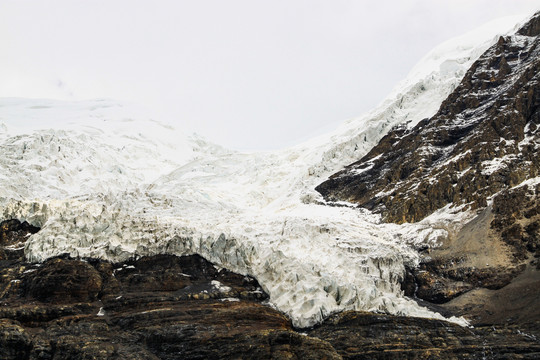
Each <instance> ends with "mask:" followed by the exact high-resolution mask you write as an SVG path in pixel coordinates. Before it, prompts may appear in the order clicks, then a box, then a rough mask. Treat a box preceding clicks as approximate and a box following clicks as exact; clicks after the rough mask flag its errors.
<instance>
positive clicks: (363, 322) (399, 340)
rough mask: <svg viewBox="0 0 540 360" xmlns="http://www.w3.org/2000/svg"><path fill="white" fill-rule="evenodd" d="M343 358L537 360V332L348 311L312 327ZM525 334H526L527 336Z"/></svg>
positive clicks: (316, 335)
mask: <svg viewBox="0 0 540 360" xmlns="http://www.w3.org/2000/svg"><path fill="white" fill-rule="evenodd" d="M309 335H310V336H315V337H318V338H321V339H324V340H326V341H328V342H329V343H331V344H332V346H333V347H334V348H335V349H336V350H337V351H338V352H339V353H340V354H341V355H342V356H343V358H344V359H534V358H536V357H538V356H540V342H539V341H538V339H537V338H536V336H535V335H531V334H526V335H529V336H531V337H530V338H527V337H526V336H524V335H523V332H521V330H519V329H517V328H513V327H507V328H499V329H497V328H495V327H491V328H487V327H484V328H476V329H469V328H464V327H460V326H458V325H455V324H449V323H445V322H438V321H434V320H430V319H420V318H410V317H400V316H389V315H382V314H380V315H377V314H372V313H364V312H353V311H350V312H344V313H341V314H337V315H334V316H332V317H330V318H329V319H328V320H327V321H326V322H325V323H324V325H323V326H320V327H318V328H316V329H314V330H312V331H310V332H309ZM524 339H527V340H525V341H524Z"/></svg>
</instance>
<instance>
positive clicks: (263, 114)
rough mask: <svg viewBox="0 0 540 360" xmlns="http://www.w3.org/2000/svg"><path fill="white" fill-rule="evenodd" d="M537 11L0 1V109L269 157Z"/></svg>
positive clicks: (307, 1)
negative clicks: (31, 107)
mask: <svg viewBox="0 0 540 360" xmlns="http://www.w3.org/2000/svg"><path fill="white" fill-rule="evenodd" d="M539 9H540V0H499V1H496V0H437V1H434V0H425V1H424V0H416V1H413V0H400V1H397V0H395V1H388V0H379V1H358V0H357V1H353V0H326V1H321V0H271V1H270V0H268V1H257V0H227V1H224V0H192V1H182V0H176V1H175V0H171V1H159V0H152V1H136V0H116V1H114V0H106V1H95V0H94V1H92V0H85V1H74V0H48V1H43V0H0V48H1V49H2V51H1V52H0V97H6V96H9V97H40V98H56V99H75V100H79V99H88V98H104V97H107V98H116V99H125V100H132V101H136V102H140V103H144V104H146V105H148V106H149V107H151V108H152V109H154V111H156V113H159V115H158V116H159V117H160V118H161V119H166V120H168V121H171V122H173V123H175V124H176V125H177V126H179V127H180V128H182V129H184V130H185V131H186V132H192V131H196V132H198V133H200V134H202V135H203V136H205V137H207V138H209V139H210V140H213V141H216V142H218V143H220V144H222V145H225V146H227V147H231V148H236V149H274V148H281V147H283V146H287V145H292V144H295V143H298V142H299V141H300V140H301V139H305V138H307V137H310V136H312V135H316V134H319V133H321V132H324V131H327V130H330V129H332V128H333V127H335V126H337V124H339V123H340V122H341V121H343V120H346V119H348V118H351V117H355V116H358V115H360V114H361V113H363V112H365V111H367V110H369V109H371V108H373V107H374V106H375V105H377V104H378V103H379V102H380V101H382V100H383V99H384V98H385V96H386V95H387V94H388V93H389V91H390V90H391V89H392V87H393V86H394V85H395V84H396V83H397V82H398V81H399V80H401V79H403V78H404V77H405V76H406V75H407V73H408V71H409V70H410V69H411V68H412V66H413V65H414V64H415V63H416V62H417V61H418V60H420V58H422V57H423V56H424V55H425V54H426V53H427V52H428V51H429V50H430V49H431V48H433V47H434V46H436V45H437V44H439V43H441V42H443V41H444V40H447V39H448V38H451V37H454V36H457V35H461V34H462V33H464V32H467V31H469V30H471V29H474V28H475V27H477V26H479V25H482V24H483V23H485V22H487V21H489V20H492V19H495V18H498V17H501V16H506V15H517V14H524V15H526V14H527V13H529V14H531V15H532V13H533V12H534V11H535V10H539Z"/></svg>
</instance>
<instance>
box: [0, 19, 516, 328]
mask: <svg viewBox="0 0 540 360" xmlns="http://www.w3.org/2000/svg"><path fill="white" fill-rule="evenodd" d="M516 23H517V19H516V18H506V19H503V20H499V21H497V22H494V23H490V24H488V25H486V26H484V27H482V28H479V29H477V30H475V31H473V32H471V33H469V34H466V35H464V36H462V37H460V38H456V39H453V40H450V41H448V42H446V43H443V44H442V45H440V46H439V47H437V48H435V49H434V50H433V51H431V52H430V53H429V54H428V55H427V56H426V57H425V58H424V59H422V60H421V61H420V63H419V64H418V65H417V66H416V67H415V68H414V69H413V70H412V71H411V73H410V74H409V76H408V77H407V78H406V79H405V80H403V81H402V82H401V83H399V84H398V85H397V87H396V88H395V89H394V90H393V91H392V93H391V94H390V95H389V96H388V98H387V99H386V100H384V101H383V102H382V103H381V104H380V105H379V106H378V107H377V108H376V109H374V110H372V111H370V112H368V113H366V114H364V115H362V116H360V117H358V118H354V119H350V120H348V121H346V122H344V123H343V124H342V125H341V126H340V127H339V128H338V129H336V130H335V131H333V132H331V133H329V134H326V135H324V136H319V137H317V138H314V139H311V140H309V141H307V142H304V143H302V144H299V145H297V146H293V147H290V148H287V149H283V150H279V151H271V152H238V151H233V150H229V149H225V148H223V147H221V146H219V145H216V144H212V143H210V142H208V141H205V140H204V139H203V138H202V137H199V136H196V135H187V134H185V133H183V132H182V130H181V129H177V128H175V127H174V126H172V125H170V124H167V123H163V122H160V121H157V120H155V119H153V117H152V114H151V113H148V112H146V111H145V110H143V109H141V108H140V107H138V106H137V105H135V104H126V103H121V102H118V101H114V100H108V99H98V100H88V101H78V102H67V101H57V100H46V99H21V98H3V99H0V148H1V151H2V154H3V156H2V157H1V158H0V167H1V169H2V171H1V172H0V211H1V213H2V215H3V218H4V219H9V218H17V219H20V220H21V221H23V220H26V221H28V222H29V223H31V224H33V225H36V226H39V227H41V228H42V229H41V231H40V232H38V233H36V234H34V235H32V236H31V237H30V238H29V240H28V241H27V243H26V246H25V255H26V257H27V259H28V260H29V261H35V262H40V261H44V260H45V259H47V258H50V257H53V256H57V255H60V254H64V253H68V254H70V255H71V256H74V257H93V258H102V259H107V260H111V261H122V260H126V259H128V258H131V257H139V256H145V255H153V254H161V253H168V254H176V255H186V254H194V253H197V254H200V255H201V256H203V257H205V258H206V259H208V260H209V261H212V262H214V263H215V264H217V265H218V266H221V267H224V268H227V269H230V270H232V271H235V272H238V273H242V274H249V275H251V276H254V277H255V278H257V279H258V281H259V283H260V284H261V286H262V287H263V289H264V290H265V291H266V292H267V293H268V294H269V295H270V300H269V302H270V304H271V305H272V306H275V307H276V308H277V309H279V310H281V311H282V312H284V313H286V314H287V315H288V316H289V317H290V318H291V319H292V321H293V324H294V325H295V326H297V327H309V326H313V325H315V324H317V323H319V322H321V321H322V320H323V319H324V318H326V317H327V316H329V315H330V314H332V313H335V312H338V311H342V310H348V309H354V310H365V311H375V312H386V313H390V314H398V315H408V316H421V317H430V318H439V319H444V317H443V316H441V315H440V314H437V313H434V312H432V311H430V310H428V309H426V308H423V307H421V306H419V305H418V304H417V303H416V302H415V301H413V300H411V299H408V298H406V297H404V296H403V293H402V291H401V289H400V280H401V279H402V277H403V276H404V266H405V265H411V266H414V265H415V264H417V263H418V261H419V255H418V253H417V251H416V249H417V248H418V247H419V246H421V245H422V244H426V243H429V244H431V245H436V244H437V243H438V241H439V240H440V238H441V237H444V236H446V235H447V233H448V232H449V231H452V226H454V225H453V223H455V222H456V221H457V220H462V219H463V217H466V216H467V214H464V213H460V212H459V209H451V208H449V207H447V208H445V209H444V210H443V211H441V212H438V213H436V214H434V215H433V216H430V217H428V218H427V219H425V220H424V221H422V222H420V223H416V224H404V225H396V224H385V223H382V222H381V219H380V217H379V216H378V215H376V214H372V213H370V212H369V211H367V210H363V209H359V208H356V207H355V206H353V205H351V204H347V203H334V204H327V203H325V202H324V200H323V199H322V197H321V196H320V195H319V194H318V193H317V192H315V190H314V188H315V186H316V185H318V184H319V183H321V182H322V181H324V180H325V179H326V178H327V177H328V176H329V175H331V174H332V173H335V172H336V171H338V170H340V169H341V168H343V167H344V166H345V165H348V164H350V163H352V162H354V161H356V160H358V159H359V158H361V157H362V156H363V155H364V154H366V153H367V152H368V151H369V150H370V149H371V148H372V147H373V146H374V145H375V144H376V143H377V142H378V141H379V140H380V139H381V138H382V137H383V136H384V135H385V134H386V133H387V132H388V131H389V130H390V129H391V128H392V127H393V126H395V125H398V124H404V123H405V124H407V126H414V125H415V124H417V123H418V122H419V121H421V120H422V119H424V118H427V117H430V116H432V115H434V114H435V112H436V111H437V110H438V108H439V106H440V104H441V102H442V101H443V100H444V99H445V98H446V97H447V96H448V94H449V93H450V92H451V91H452V90H453V89H454V88H455V87H456V86H457V84H458V83H459V82H460V80H461V79H462V77H463V76H464V74H465V72H466V71H467V69H468V68H469V67H470V66H471V64H472V63H473V62H474V61H475V60H476V59H477V58H478V57H479V56H480V55H481V54H482V53H483V52H484V51H485V50H486V49H487V48H488V47H489V46H490V45H491V44H493V43H494V42H495V41H496V40H497V38H498V37H497V35H498V34H502V33H505V32H507V31H512V30H511V29H512V28H513V27H514V25H515V24H516ZM329 205H330V206H329ZM447 320H451V321H455V322H457V323H460V324H462V325H465V324H467V321H466V320H465V319H462V318H459V319H458V318H452V319H447Z"/></svg>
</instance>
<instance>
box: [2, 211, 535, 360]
mask: <svg viewBox="0 0 540 360" xmlns="http://www.w3.org/2000/svg"><path fill="white" fill-rule="evenodd" d="M37 230H39V229H37V228H35V227H31V226H29V225H28V224H27V223H22V224H21V223H20V222H18V221H16V220H9V221H4V222H2V223H1V224H0V248H1V249H2V250H3V252H2V257H1V258H0V300H1V307H0V358H2V359H6V360H22V359H28V360H37V359H54V360H61V359H66V360H67V359H96V360H98V359H103V360H105V359H419V358H430V359H435V358H436V359H441V358H447V359H457V358H460V359H477V358H511V357H519V358H529V359H533V358H537V357H538V356H540V343H539V342H538V338H539V337H540V328H538V327H534V326H532V327H526V328H525V327H523V326H519V327H518V326H515V325H510V326H509V325H505V326H499V325H497V326H496V327H495V326H492V325H491V326H480V327H477V328H474V329H473V328H466V327H461V326H459V325H456V324H452V323H447V322H445V321H441V320H433V319H419V318H411V317H403V316H391V315H384V314H373V313H365V312H353V311H349V312H344V313H341V314H336V315H334V316H331V317H330V318H329V319H327V320H326V321H325V322H324V323H323V324H321V325H319V326H317V327H316V328H310V329H295V328H294V327H293V326H292V325H291V321H290V320H289V319H288V318H287V317H286V316H284V315H283V314H281V313H280V312H279V311H277V310H275V309H274V308H272V307H270V306H268V305H267V304H265V302H264V300H265V299H266V298H267V295H266V294H265V293H264V292H263V291H262V290H261V288H260V287H259V285H258V283H257V281H256V280H255V279H253V278H250V277H246V276H241V275H238V274H234V273H231V272H229V271H227V270H226V269H220V268H217V267H216V266H214V265H213V264H211V263H209V262H208V261H206V260H205V259H203V258H202V257H200V256H198V255H191V256H182V257H178V256H173V255H157V256H152V257H142V258H139V259H132V260H129V261H127V262H124V263H110V262H107V261H102V260H97V259H73V258H69V257H67V256H66V257H57V258H53V259H49V260H47V261H46V262H44V263H42V264H31V263H26V262H25V261H24V259H23V258H22V255H23V254H22V249H21V247H20V245H21V244H24V242H25V239H27V238H28V236H27V235H28V234H31V233H32V232H35V231H37Z"/></svg>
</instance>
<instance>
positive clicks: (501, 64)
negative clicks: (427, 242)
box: [317, 14, 540, 321]
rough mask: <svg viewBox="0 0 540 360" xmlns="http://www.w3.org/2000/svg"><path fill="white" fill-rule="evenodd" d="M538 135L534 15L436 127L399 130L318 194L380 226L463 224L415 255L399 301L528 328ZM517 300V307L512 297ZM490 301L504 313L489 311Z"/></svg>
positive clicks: (446, 106)
mask: <svg viewBox="0 0 540 360" xmlns="http://www.w3.org/2000/svg"><path fill="white" fill-rule="evenodd" d="M539 125H540V14H536V15H535V16H534V17H533V18H532V19H531V20H530V21H529V22H528V23H527V24H525V25H524V26H523V27H521V28H520V29H519V30H518V31H517V32H516V33H515V34H512V35H507V36H501V37H500V38H499V39H498V40H497V42H496V43H495V44H494V45H493V46H491V47H490V48H489V49H488V50H487V51H486V52H484V53H483V54H482V56H480V58H479V59H478V60H477V61H476V62H475V63H474V64H473V65H472V66H471V68H470V69H469V70H468V71H467V73H466V74H465V76H464V78H463V80H462V81H461V83H460V84H459V86H458V87H457V88H456V89H455V90H454V91H453V92H452V94H450V95H449V96H448V98H447V99H445V100H444V102H443V103H442V104H441V106H440V108H439V110H438V111H437V113H436V114H435V115H434V116H432V117H430V118H426V119H424V120H422V121H421V122H419V123H418V124H417V125H416V126H414V127H408V126H407V125H406V124H401V125H399V126H396V127H395V128H394V129H392V130H391V131H390V132H389V133H388V134H387V135H386V136H385V137H384V138H383V139H382V140H381V141H380V142H379V143H378V144H377V145H376V146H375V147H373V148H372V149H371V150H370V152H369V153H368V154H366V155H365V156H364V157H362V158H361V159H360V160H358V161H356V162H354V163H352V164H350V165H348V166H346V167H345V168H344V169H343V170H341V171H339V172H337V173H335V174H334V175H332V176H331V177H330V178H329V179H328V180H327V181H325V182H323V183H322V184H320V185H319V186H318V187H317V190H318V191H319V192H320V193H321V194H322V195H323V196H324V197H325V199H326V200H327V201H333V202H336V201H346V202H349V203H354V204H358V206H360V207H364V208H367V209H369V210H372V211H374V212H376V213H379V214H381V215H382V217H383V219H384V220H385V221H388V222H396V223H405V222H421V221H422V220H424V221H426V220H429V218H436V217H437V216H440V214H441V213H445V212H446V213H453V214H456V213H460V212H461V213H463V214H468V219H467V220H468V221H465V222H463V221H462V222H461V223H459V222H457V223H456V224H454V228H453V229H452V230H451V231H450V232H449V235H448V236H447V237H446V238H445V239H443V240H442V242H441V243H439V244H438V245H437V246H434V247H433V248H432V249H424V250H425V253H424V257H423V260H422V262H421V266H420V268H418V269H416V270H414V271H413V273H414V274H410V281H411V283H410V284H409V285H408V286H410V287H409V288H407V286H405V290H406V293H407V294H408V295H410V296H418V297H420V298H422V299H424V300H428V301H431V302H436V303H447V302H448V301H449V300H451V299H454V298H456V297H458V296H460V295H462V294H464V295H463V298H461V300H459V299H456V300H454V301H453V302H451V303H449V304H448V307H449V308H454V309H455V304H458V303H459V304H460V305H461V306H463V304H467V305H468V306H474V307H476V308H477V309H475V310H474V311H472V312H471V311H469V312H468V316H469V318H470V317H471V316H473V314H474V316H476V317H477V321H487V319H490V321H509V319H510V318H512V317H513V318H514V320H515V319H516V318H521V319H522V320H525V319H527V320H528V321H533V319H534V321H537V320H538V318H539V314H538V313H537V312H535V311H532V312H529V311H528V310H527V309H526V306H525V305H524V303H525V302H527V303H528V304H529V305H530V304H531V303H537V301H538V299H537V295H536V294H535V293H529V292H527V291H526V290H525V288H531V287H532V288H536V289H538V286H539V284H540V278H539V277H538V273H537V271H536V270H538V269H539V265H538V260H537V258H538V257H540V233H539V229H540V201H539V194H540V192H539V191H540V177H539V170H540V155H539V154H540V152H539V148H540V135H539V134H540V132H539V131H538V128H539ZM444 226H447V227H448V226H449V224H448V223H447V224H445V225H444ZM531 269H534V270H531ZM519 282H521V285H520V286H519V287H517V288H515V287H514V286H517V285H516V283H519ZM509 284H510V285H512V286H510V285H509ZM507 286H509V287H507ZM473 289H476V291H475V292H471V290H473ZM486 289H490V290H499V289H500V291H498V292H497V295H493V294H490V293H489V292H487V291H486ZM510 289H512V290H510ZM518 292H521V293H520V295H519V299H517V298H516V297H515V296H514V297H513V296H512V294H511V293H514V294H517V293H518ZM475 296H476V298H475ZM496 297H499V298H502V299H505V301H503V304H498V305H497V306H496V309H493V308H492V307H493V303H494V302H495V300H494V299H495V298H496ZM499 302H500V300H499ZM504 302H513V304H512V305H509V304H504ZM517 304H521V305H519V307H518V306H517ZM459 313H463V314H464V313H466V312H464V311H460V312H459ZM480 319H482V320H480Z"/></svg>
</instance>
